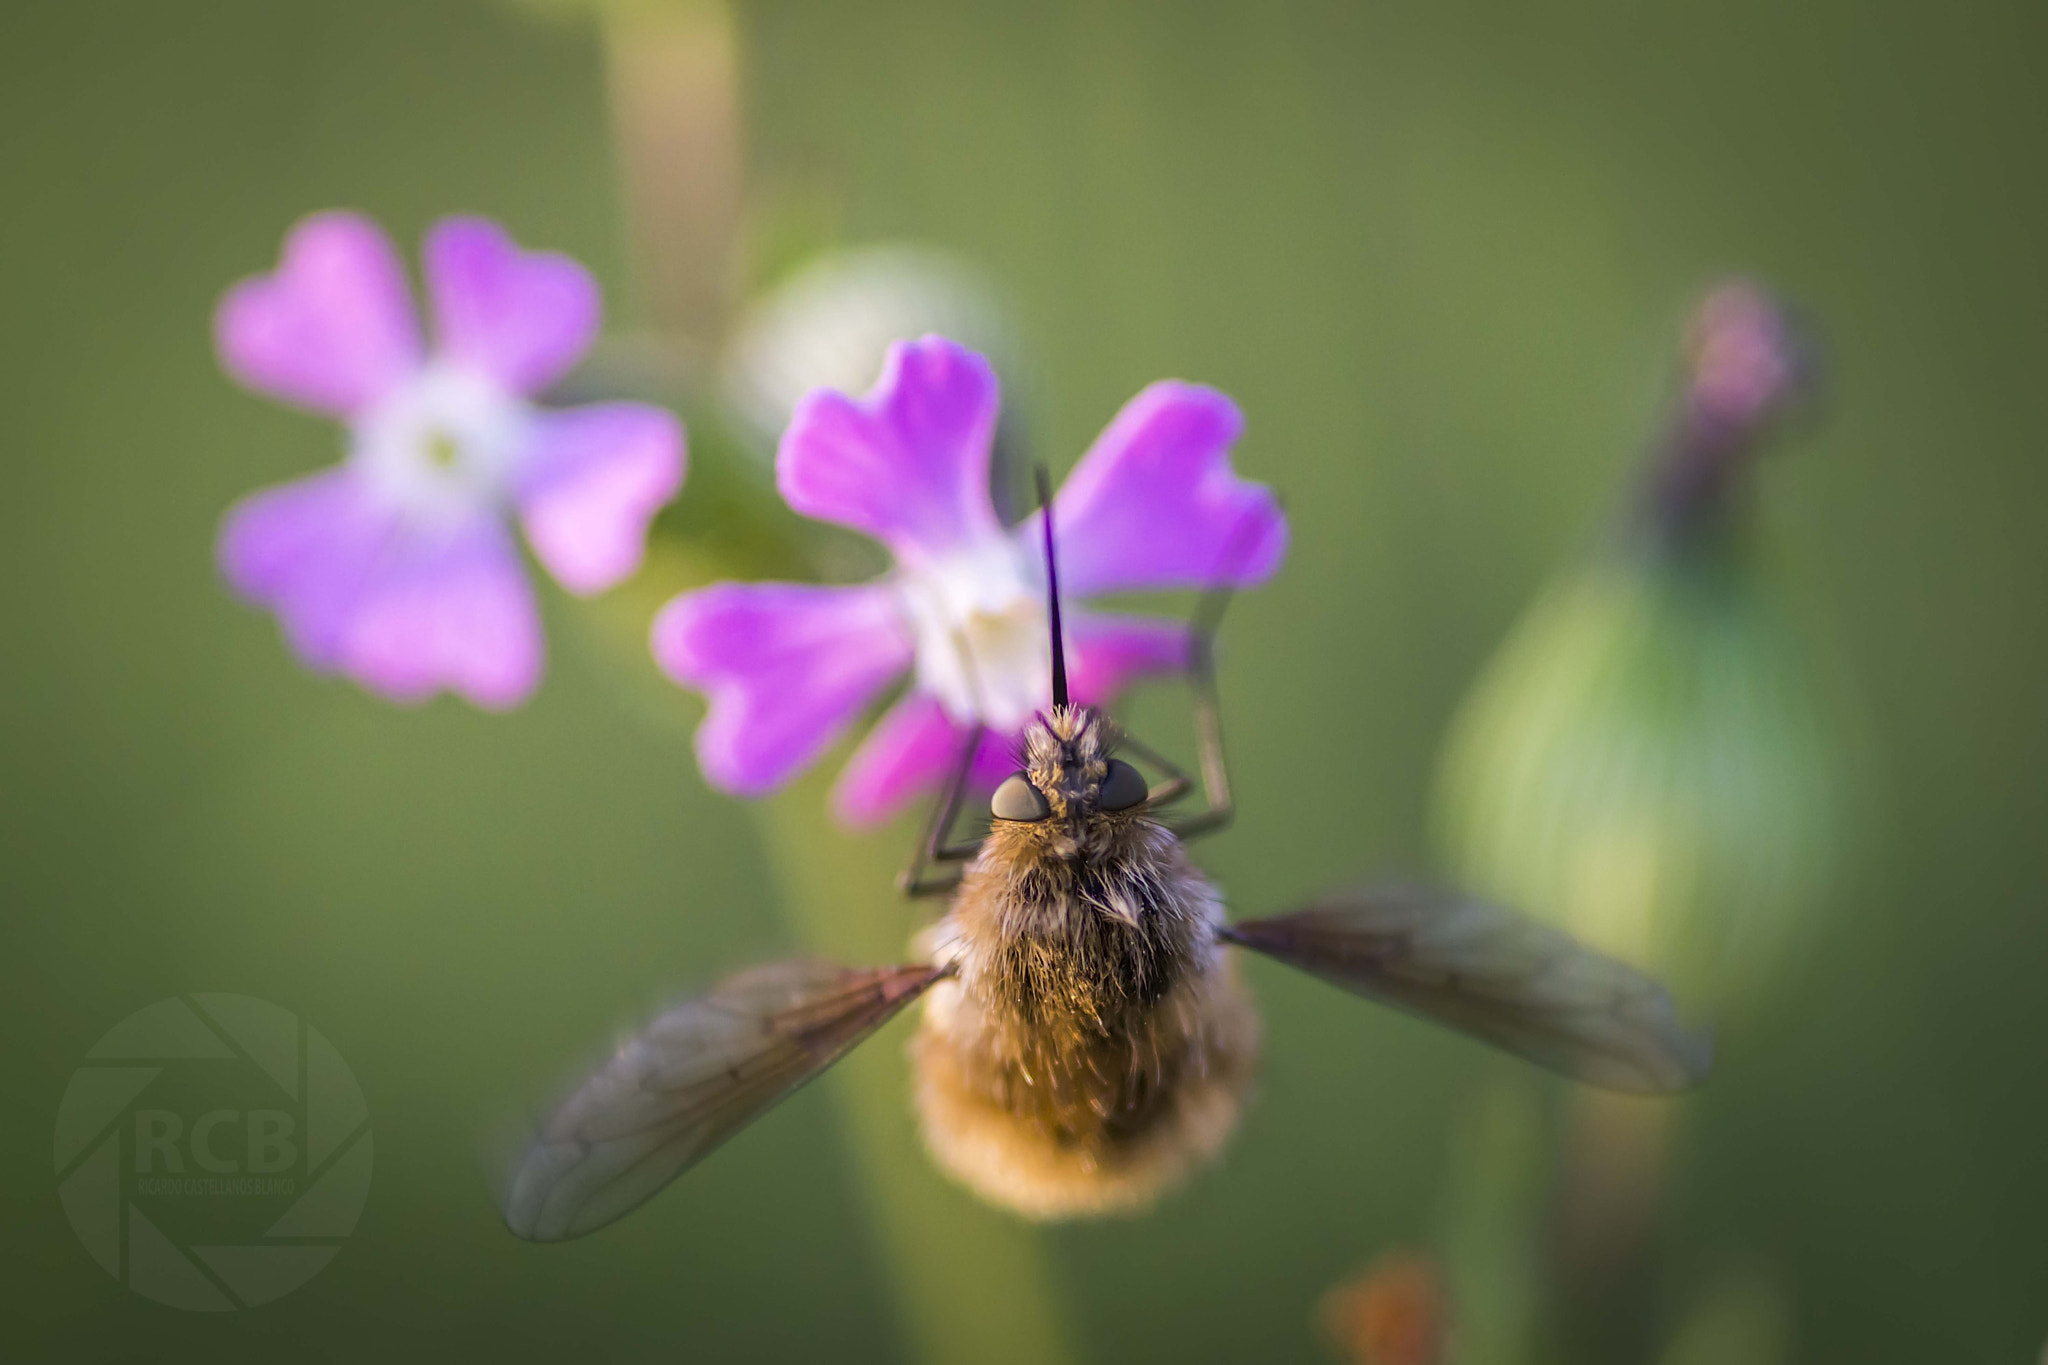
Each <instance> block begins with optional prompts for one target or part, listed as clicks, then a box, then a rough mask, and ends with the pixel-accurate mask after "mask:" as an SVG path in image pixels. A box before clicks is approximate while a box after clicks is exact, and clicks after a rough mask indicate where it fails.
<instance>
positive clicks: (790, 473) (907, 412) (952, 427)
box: [775, 336, 1001, 563]
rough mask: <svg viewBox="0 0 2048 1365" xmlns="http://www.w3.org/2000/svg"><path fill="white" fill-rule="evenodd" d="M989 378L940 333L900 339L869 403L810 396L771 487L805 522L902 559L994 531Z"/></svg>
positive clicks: (979, 363) (933, 554)
mask: <svg viewBox="0 0 2048 1365" xmlns="http://www.w3.org/2000/svg"><path fill="white" fill-rule="evenodd" d="M999 398H1000V395H999V392H998V389H997V385H996V376H995V371H993V370H991V369H990V368H989V365H988V362H987V361H985V360H983V359H982V358H981V357H980V356H978V355H976V354H975V353H974V352H972V351H969V350H967V349H965V348H964V347H961V346H959V345H956V344H955V343H953V342H950V341H948V340H946V339H945V338H944V337H937V336H928V337H924V338H922V339H921V340H918V341H913V342H898V343H896V344H895V345H894V346H891V347H890V348H889V355H888V359H887V361H886V362H885V363H884V365H883V367H882V377H881V379H880V380H879V381H878V382H877V383H876V384H875V387H874V388H873V389H871V390H870V391H869V392H868V394H867V396H866V397H865V398H860V399H853V398H849V397H847V396H846V395H845V394H843V393H839V392H838V391H836V390H833V389H817V390H814V391H813V392H811V393H810V394H809V395H808V396H806V397H805V398H804V400H803V401H802V402H800V403H798V404H797V408H796V412H795V413H794V414H793V415H792V416H791V418H790V423H789V429H788V430H787V431H785V432H784V433H783V436H782V447H781V450H780V452H779V453H778V455H777V456H776V461H775V476H776V482H777V483H778V484H779V485H780V486H781V489H782V496H783V497H784V498H785V499H787V500H788V502H789V505H790V506H791V507H793V508H795V509H796V510H797V511H799V512H801V513H803V514H804V515H805V516H809V517H817V518H818V519H820V520H822V521H832V522H838V523H839V524H840V525H842V526H851V527H853V528H854V529H855V530H858V531H865V532H867V533H868V534H869V535H871V536H874V537H875V538H876V539H878V540H880V541H883V542H884V543H886V544H887V545H888V546H889V548H890V549H892V550H893V551H895V553H896V558H897V559H899V560H901V561H904V562H906V563H928V562H930V561H932V560H934V559H939V558H942V557H943V556H945V555H946V554H947V553H949V552H951V551H954V550H958V549H962V548H964V547H966V546H969V545H972V544H974V543H976V542H978V541H984V540H987V539H988V538H990V537H992V536H996V535H999V534H1001V528H1000V526H999V525H998V523H997V521H996V514H995V508H994V506H993V505H992V504H991V503H990V501H989V490H988V477H989V473H988V471H989V451H990V447H991V444H992V442H993V440H994V437H995V426H996V407H997V403H998V401H999Z"/></svg>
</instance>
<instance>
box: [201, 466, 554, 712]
mask: <svg viewBox="0 0 2048 1365" xmlns="http://www.w3.org/2000/svg"><path fill="white" fill-rule="evenodd" d="M220 563H221V571H222V572H223V574H225V575H226V577H227V579H228V581H229V582H230V583H231V584H232V585H233V586H234V587H235V589H236V590H237V591H238V592H240V593H241V594H242V595H243V596H245V597H248V598H249V599H251V600H252V601H255V602H259V603H261V604H263V605H265V606H268V607H270V608H271V609H272V610H274V611H276V613H277V615H278V619H279V621H280V622H281V623H282V625H283V627H284V630H285V635H286V638H287V639H288V640H289V641H290V642H291V645H292V648H293V649H294V650H295V651H296V652H297V653H298V655H299V657H300V658H301V659H302V660H304V662H305V663H306V665H307V666H308V667H310V668H312V669H314V670H316V671H318V672H323V673H329V672H339V673H345V674H347V675H348V676H350V677H352V678H354V679H355V680H356V681H358V682H360V683H362V684H363V685H364V686H365V687H368V688H370V689H371V690H372V691H375V692H379V693H382V694H383V695H385V696H387V697H389V698H391V699H392V700H394V701H406V702H411V701H421V700H424V699H425V698H427V697H429V696H431V695H432V694H433V693H434V692H436V691H438V690H440V689H441V688H444V687H445V688H448V689H450V690H452V691H454V692H457V693H459V694H461V695H462V696H465V697H467V698H469V700H471V701H472V702H475V703H476V704H477V705H478V706H482V707H486V708H489V709H493V710H497V709H503V708H505V707H509V706H514V705H517V704H518V703H519V702H521V701H523V700H525V698H526V697H527V695H528V694H529V693H531V692H532V691H533V688H534V686H535V684H537V683H538V682H539V680H540V673H541V658H542V655H541V636H540V618H539V615H538V613H537V612H536V611H535V608H534V603H533V596H532V593H531V591H530V589H529V588H528V585H527V582H526V575H525V572H524V571H523V570H522V569H521V567H520V565H519V558H518V554H517V551H516V550H515V549H514V547H513V545H512V543H511V538H510V537H509V536H508V535H507V534H506V532H505V529H504V528H503V527H502V526H501V525H499V524H498V522H497V521H495V520H493V519H490V518H485V517H479V518H476V519H474V520H471V521H466V522H462V523H459V524H456V525H442V526H439V527H433V528H421V527H416V526H409V525H408V524H407V523H406V522H405V520H404V519H403V517H402V515H401V514H400V513H399V512H398V511H397V510H396V509H394V508H392V507H391V506H390V505H389V504H388V503H384V502H382V501H380V500H379V499H378V498H377V497H376V496H375V495H374V493H373V492H372V490H371V489H370V488H369V486H368V485H367V484H366V483H365V481H364V480H363V479H362V478H361V477H360V476H359V475H358V474H357V473H356V472H355V471H354V470H352V469H350V468H348V467H346V466H344V467H342V468H340V469H333V470H328V471H326V472H323V473H320V474H315V475H313V476H312V477H310V478H306V479H301V480H299V481H298V482H296V483H290V484H285V485H283V486H281V487H278V488H269V489H265V490H263V491H261V492H259V493H255V494H252V495H251V496H249V497H247V498H245V499H243V500H242V501H241V502H240V503H239V504H237V505H236V506H235V507H234V508H233V509H232V510H230V512H229V513H228V518H227V522H226V524H225V526H224V527H223V528H222V533H221V541H220Z"/></svg>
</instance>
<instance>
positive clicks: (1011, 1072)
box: [912, 867, 1258, 1218]
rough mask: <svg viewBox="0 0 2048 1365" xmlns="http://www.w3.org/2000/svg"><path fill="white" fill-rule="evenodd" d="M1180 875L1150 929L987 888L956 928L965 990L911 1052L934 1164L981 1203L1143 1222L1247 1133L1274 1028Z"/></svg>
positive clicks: (951, 998) (1189, 878) (1191, 876)
mask: <svg viewBox="0 0 2048 1365" xmlns="http://www.w3.org/2000/svg"><path fill="white" fill-rule="evenodd" d="M1175 872H1176V873H1177V875H1176V876H1175V877H1172V878H1169V879H1167V880H1165V881H1163V882H1159V883H1156V884H1153V885H1150V886H1148V887H1147V888H1146V893H1147V894H1146V897H1145V898H1146V899H1148V900H1157V899H1158V898H1159V897H1161V896H1163V897H1164V898H1165V899H1164V901H1163V902H1160V903H1156V904H1151V905H1147V906H1145V907H1144V909H1143V910H1142V911H1141V913H1140V914H1138V916H1137V917H1136V919H1135V922H1134V921H1132V920H1126V919H1124V918H1121V917H1119V916H1116V915H1111V914H1108V913H1105V912H1104V911H1103V910H1101V909H1100V908H1099V905H1098V904H1096V903H1092V902H1094V901H1095V898H1093V897H1088V898H1083V897H1079V896H1074V895H1061V896H1059V897H1057V903H1053V904H1042V903H1041V904H1028V905H1019V904H1018V903H1016V901H1015V900H1014V898H1011V899H1005V897H1006V896H1007V895H1011V893H1010V892H1006V891H1001V890H996V889H993V888H991V889H990V890H989V891H987V892H982V893H978V888H977V887H975V886H974V885H973V884H972V883H970V885H969V886H968V887H967V888H966V890H965V891H963V894H962V897H961V900H960V902H959V903H958V904H956V906H955V909H954V912H953V914H951V915H949V916H948V918H947V920H946V921H945V922H944V924H943V925H942V929H941V932H942V943H941V944H940V946H939V953H940V954H941V955H942V956H945V957H947V958H950V959H951V960H953V961H954V962H956V964H957V966H958V971H959V975H958V978H957V979H955V980H950V981H946V982H942V983H941V984H940V985H939V986H938V987H937V988H936V989H935V990H934V992H933V993H932V995H931V997H930V998H929V1000H928V1003H927V1006H926V1011H925V1019H924V1025H923V1027H922V1028H921V1029H920V1031H919V1033H918V1035H917V1037H916V1039H915V1040H914V1042H913V1044H912V1054H913V1058H914V1061H915V1065H916V1072H917V1081H916V1085H917V1103H918V1109H919V1113H920V1116H921V1118H922V1120H923V1126H924V1132H925V1139H926V1142H927V1145H928V1146H929V1147H930V1149H931V1152H932V1155H933V1157H934V1158H935V1159H936V1160H937V1161H938V1163H939V1164H940V1165H941V1166H942V1167H944V1168H945V1169H946V1170H947V1171H948V1172H949V1173H950V1174H952V1175H953V1176H954V1177H955V1178H957V1179H959V1180H960V1181H962V1182H963V1183H964V1184H966V1185H968V1186H969V1187H970V1188H972V1189H973V1190H975V1191H976V1192H977V1193H978V1194H980V1195H982V1197H984V1198H986V1199H988V1200H990V1201H992V1202H994V1203H998V1204H1002V1205H1004V1206H1007V1207H1009V1208H1012V1209H1015V1210H1017V1211H1018V1212H1020V1213H1023V1214H1025V1215H1027V1216H1030V1217H1035V1218H1065V1217H1078V1216H1087V1215H1095V1214H1105V1213H1113V1212H1120V1211H1126V1210H1134V1209H1138V1208H1142V1207H1144V1206H1145V1205H1147V1204H1149V1203H1151V1202H1152V1201H1153V1200H1154V1199H1155V1198H1156V1197H1157V1196H1158V1195H1159V1194H1160V1193H1161V1192H1162V1191H1164V1190H1165V1189H1167V1188H1168V1187H1170V1186H1171V1185H1173V1184H1175V1183H1177V1182H1178V1181H1179V1180H1180V1179H1182V1178H1183V1177H1184V1176H1186V1175H1187V1174H1188V1173H1189V1172H1190V1171H1191V1170H1192V1169H1193V1168H1195V1167H1196V1166H1198V1165H1200V1164H1202V1163H1204V1162H1205V1161H1207V1160H1208V1159H1210V1158H1212V1157H1213V1156H1215V1155H1216V1153H1217V1152H1218V1151H1219V1150H1220V1149H1221V1147H1222V1146H1223V1144H1224V1142H1225V1141H1226V1140H1227V1139H1228V1138H1229V1136H1230V1134H1231V1132H1232V1131H1233V1130H1234V1129H1235V1128H1236V1126H1237V1119H1238V1115H1239V1112H1240V1110H1241V1107H1242V1102H1243V1097H1244V1094H1245V1091H1246V1090H1247V1089H1248V1087H1249V1085H1250V1082H1251V1077H1252V1071H1253V1065H1254V1060H1255V1056H1256V1052H1257V1041H1258V1023H1257V1019H1256V1016H1255V1015H1254V1014H1253V1012H1252V1009H1251V1005H1250V1001H1249V1000H1248V999H1247V998H1246V996H1245V994H1244V991H1243V989H1242V987H1241V986H1240V985H1239V984H1238V982H1237V979H1236V976H1235V974H1234V972H1233V971H1232V970H1231V968H1230V964H1229V963H1228V961H1227V960H1225V959H1224V958H1223V957H1222V955H1221V954H1220V952H1219V951H1218V949H1217V948H1216V946H1215V939H1214V928H1213V924H1214V920H1215V917H1216V915H1217V914H1218V913H1219V911H1218V909H1217V907H1216V905H1215V900H1214V895H1213V893H1212V892H1211V891H1210V889H1209V887H1208V886H1207V884H1206V883H1205V882H1203V881H1201V879H1200V877H1199V876H1198V874H1195V873H1194V872H1193V871H1192V869H1186V868H1184V867H1180V868H1176V869H1175ZM1011 885H1012V886H1014V883H1012V884H1011Z"/></svg>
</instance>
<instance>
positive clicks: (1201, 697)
mask: <svg viewBox="0 0 2048 1365" xmlns="http://www.w3.org/2000/svg"><path fill="white" fill-rule="evenodd" d="M1216 614H1217V615H1221V611H1220V609H1219V610H1218V611H1217V613H1216ZM1196 621H1197V625H1196V626H1195V627H1194V628H1193V629H1191V630H1190V631H1189V633H1188V688H1189V690H1190V691H1191V692H1193V693H1194V701H1195V743H1196V745H1197V749H1198V753H1199V758H1200V766H1201V769H1202V796H1203V798H1204V800H1205V802H1206V807H1205V808H1204V809H1203V810H1200V811H1197V812H1196V813H1195V814H1193V815H1190V816H1187V817H1186V818H1185V819H1181V820H1169V821H1168V822H1167V825H1166V827H1167V828H1168V829H1170V830H1172V831H1173V833H1174V835H1175V836H1176V837H1178V838H1179V839H1180V840H1181V841H1182V842H1183V843H1185V842H1187V841H1189V840H1191V839H1199V838H1201V837H1202V836H1203V835H1205V834H1214V833H1215V832H1216V831H1217V830H1219V829H1222V828H1224V827H1225V826H1226V825H1228V824H1229V823H1230V822H1231V820H1232V818H1233V817H1235V816H1236V814H1237V806H1236V805H1235V803H1233V802H1232V800H1231V797H1230V765H1229V763H1228V761H1227V760H1226V759H1225V758H1224V756H1223V709H1222V706H1221V705H1220V703H1219V702H1218V701H1217V697H1216V656H1215V653H1214V652H1213V651H1212V650H1211V648H1210V642H1211V641H1212V640H1213V639H1214V630H1215V626H1214V622H1213V621H1210V622H1208V623H1206V625H1205V624H1204V623H1202V620H1201V614H1199V613H1198V614H1197V617H1196ZM1168 766H1171V765H1168ZM1174 773H1175V776H1177V777H1178V779H1179V781H1180V782H1181V783H1182V784H1183V788H1182V789H1183V790H1185V788H1186V783H1187V778H1186V776H1185V775H1184V774H1180V773H1179V771H1178V770H1177V769H1176V770H1174ZM1167 785H1168V786H1171V785H1172V783H1171V782H1170V781H1169V782H1168V784H1167Z"/></svg>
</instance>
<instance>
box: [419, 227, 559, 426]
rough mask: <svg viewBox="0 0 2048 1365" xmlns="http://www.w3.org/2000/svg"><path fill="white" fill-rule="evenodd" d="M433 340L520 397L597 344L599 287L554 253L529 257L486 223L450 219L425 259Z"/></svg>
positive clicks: (432, 237)
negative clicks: (432, 323) (593, 342)
mask: <svg viewBox="0 0 2048 1365" xmlns="http://www.w3.org/2000/svg"><path fill="white" fill-rule="evenodd" d="M423 263H424V265H425V267H426V278H427V297H428V298H429V299H431V300H432V301H433V305H434V335H435V338H436V340H437V341H438V342H439V344H440V348H441V351H442V353H443V354H444V355H446V356H447V357H448V358H449V359H451V360H454V361H457V362H459V363H462V364H466V365H471V366H474V367H475V368H477V369H480V370H482V371H483V372H484V373H485V374H488V375H490V376H491V377H492V378H494V379H496V380H497V381H498V382H499V383H501V384H503V385H504V386H505V387H506V388H508V389H511V390H512V391H513V392H515V393H524V394H531V393H537V392H539V391H540V390H542V389H544V388H546V387H547V386H548V385H550V384H552V383H554V382H555V381H556V380H557V379H560V378H561V377H562V376H563V375H565V374H567V373H568V372H569V369H570V367H571V366H573V365H575V363H576V362H577V360H579V359H580V358H581V357H582V355H583V353H584V352H585V351H587V350H589V349H590V343H591V342H592V341H593V340H595V339H596V337H597V326H598V311H599V306H598V294H597V284H596V282H595V281H593V280H592V279H591V278H590V272H589V271H587V270H585V269H584V268H583V267H582V266H580V265H578V264H577V263H576V262H575V261H573V260H571V259H570V258H569V257H567V256H563V255H560V254H559V253H556V252H551V251H522V250H520V248H519V245H518V244H517V243H516V242H514V241H513V240H512V238H511V237H510V236H509V235H508V234H507V233H506V231H505V230H504V229H503V228H501V227H499V226H498V225H497V224H496V223H493V222H491V221H490V220H489V219H487V218H444V219H442V220H441V221H440V222H438V223H436V224H435V225H434V227H433V230H432V231H431V232H429V233H428V234H427V242H426V249H425V251H424V252H423Z"/></svg>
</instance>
